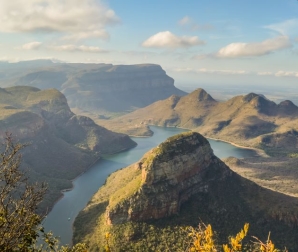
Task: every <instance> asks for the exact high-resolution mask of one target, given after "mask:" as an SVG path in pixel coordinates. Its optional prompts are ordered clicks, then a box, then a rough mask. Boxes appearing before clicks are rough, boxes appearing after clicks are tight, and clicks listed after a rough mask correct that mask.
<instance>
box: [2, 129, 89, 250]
mask: <svg viewBox="0 0 298 252" xmlns="http://www.w3.org/2000/svg"><path fill="white" fill-rule="evenodd" d="M23 147H24V145H22V144H20V143H16V144H14V143H13V141H12V138H11V136H10V135H7V136H6V138H5V143H4V145H3V146H2V149H3V151H2V152H1V154H0V250H1V251H24V252H27V251H33V252H34V251H60V252H83V251H87V247H86V245H85V244H77V245H76V246H74V247H60V248H59V245H58V240H57V239H56V238H55V237H54V236H53V235H52V234H51V233H46V232H45V230H44V228H43V226H42V216H41V215H38V214H37V213H36V210H37V206H38V204H39V203H40V202H41V201H42V199H43V196H44V194H45V191H46V189H47V188H46V185H45V184H44V183H42V184H30V183H29V182H28V178H27V177H26V176H25V173H24V172H23V171H21V170H20V165H21V155H20V151H21V150H22V149H23Z"/></svg>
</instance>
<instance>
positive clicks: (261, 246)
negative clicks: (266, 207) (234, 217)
mask: <svg viewBox="0 0 298 252" xmlns="http://www.w3.org/2000/svg"><path fill="white" fill-rule="evenodd" d="M131 225H133V224H131ZM248 229H249V224H248V223H245V224H244V227H243V229H241V230H240V232H238V233H237V234H236V235H235V236H231V237H229V241H230V242H229V244H222V245H221V244H219V243H217V242H216V239H215V235H214V232H213V230H212V227H211V225H210V224H208V225H205V224H203V223H201V224H199V226H198V227H197V228H194V227H186V228H182V227H178V228H175V229H172V230H169V232H172V233H176V235H177V232H178V234H179V236H180V237H178V239H177V240H176V241H171V240H170V239H169V240H164V241H163V243H164V247H161V246H158V248H157V246H156V245H154V241H152V240H151V239H150V237H146V241H145V243H143V244H136V243H133V242H132V243H133V245H132V246H131V247H129V246H127V247H123V246H119V245H120V243H121V242H122V241H115V238H116V239H117V234H116V233H113V232H112V233H111V232H107V233H106V235H105V246H104V247H103V248H102V250H101V251H105V252H111V251H178V252H220V251H223V252H282V251H283V252H287V250H286V249H285V250H282V251H281V250H279V249H276V248H275V245H274V243H273V242H272V241H271V240H270V233H269V236H268V239H267V240H266V241H265V242H262V241H261V240H260V239H258V238H256V237H253V238H254V240H255V241H254V242H244V239H245V237H246V236H247V233H248ZM169 237H170V236H167V238H169ZM180 239H182V240H183V242H181V240H180ZM119 242H120V243H119ZM117 243H118V244H117ZM159 245H160V244H159Z"/></svg>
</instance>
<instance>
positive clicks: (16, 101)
mask: <svg viewBox="0 0 298 252" xmlns="http://www.w3.org/2000/svg"><path fill="white" fill-rule="evenodd" d="M6 132H10V133H12V136H13V139H14V140H15V141H19V142H21V143H30V144H29V146H28V147H26V148H25V149H24V153H23V158H22V164H23V166H24V167H29V168H30V174H29V175H28V176H29V177H30V178H31V180H33V181H34V182H35V181H45V182H47V183H48V185H49V190H48V192H49V193H48V195H47V196H46V199H45V201H44V202H43V204H45V205H44V206H43V207H44V208H48V207H50V206H51V205H52V204H53V203H54V201H56V200H57V198H58V197H59V196H60V190H61V189H65V188H69V187H71V181H70V180H72V179H74V178H75V177H76V176H78V175H79V174H80V173H81V172H83V171H85V170H86V169H87V168H89V166H90V165H92V164H93V163H94V162H95V161H96V160H98V159H99V158H100V156H101V155H102V154H105V153H110V154H111V153H115V152H119V151H122V150H125V149H128V148H132V147H134V146H135V145H136V143H135V142H133V141H132V140H131V139H130V138H129V137H128V136H127V135H124V134H119V133H114V132H112V131H109V130H107V129H105V128H103V127H101V126H99V125H97V124H95V123H94V122H93V120H91V119H90V118H88V117H85V116H77V115H75V114H74V113H73V112H71V110H70V108H69V106H68V104H67V100H66V98H65V96H64V95H63V94H62V93H61V92H59V91H58V90H55V89H49V90H40V89H38V88H33V87H24V86H23V87H11V88H5V89H0V141H1V139H2V137H4V136H5V133H6ZM0 150H1V147H0Z"/></svg>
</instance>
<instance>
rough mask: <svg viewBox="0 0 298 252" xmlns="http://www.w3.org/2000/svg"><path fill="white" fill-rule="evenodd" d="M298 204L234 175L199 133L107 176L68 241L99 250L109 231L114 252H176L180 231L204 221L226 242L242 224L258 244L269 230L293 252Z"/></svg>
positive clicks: (181, 136) (181, 239) (181, 240)
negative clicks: (169, 251) (246, 225)
mask: <svg viewBox="0 0 298 252" xmlns="http://www.w3.org/2000/svg"><path fill="white" fill-rule="evenodd" d="M297 203H298V200H297V198H293V197H289V196H286V195H283V194H280V193H277V192H274V191H270V190H267V189H264V188H262V187H260V186H258V185H257V184H255V183H253V182H251V181H249V180H247V179H245V178H242V177H240V176H239V175H238V174H236V173H235V172H233V171H232V170H230V168H229V167H228V166H226V165H225V164H224V163H223V162H222V161H221V160H220V159H218V158H217V157H216V156H214V155H213V151H212V149H211V148H210V145H209V143H208V141H207V140H206V139H205V138H204V137H203V136H202V135H200V134H199V133H195V132H186V133H182V134H179V135H176V136H174V137H171V138H169V139H168V140H166V141H165V142H163V143H162V144H160V145H159V146H158V147H156V148H154V149H152V150H151V151H149V152H147V153H146V154H145V155H144V156H143V158H142V159H141V160H140V161H139V162H137V163H135V164H133V165H131V166H128V167H126V168H124V169H121V170H119V171H117V172H115V173H113V174H111V175H110V176H109V177H108V178H107V180H106V183H105V185H103V186H102V187H101V188H100V189H99V191H98V192H97V193H95V195H94V196H93V197H92V199H91V200H90V201H89V203H88V205H87V206H86V208H85V209H84V210H83V211H81V212H80V214H79V215H78V217H77V218H76V220H75V222H74V239H73V241H74V242H86V243H87V244H88V246H89V248H90V251H100V250H101V249H102V248H103V247H104V246H105V244H106V239H105V237H104V234H105V233H106V232H110V233H111V234H112V235H113V248H114V249H115V251H165V250H167V249H170V250H171V251H177V246H178V248H181V247H180V246H182V244H185V243H184V242H185V239H186V236H187V234H186V235H185V236H183V235H182V236H181V233H179V232H177V233H176V231H177V230H179V227H181V228H182V229H183V230H185V226H197V225H198V224H199V222H200V221H202V222H204V223H210V224H211V225H212V226H213V227H214V230H217V231H218V237H217V239H218V241H219V242H222V243H226V239H227V237H228V236H229V235H231V234H235V233H236V232H238V231H239V229H240V228H241V227H242V226H243V223H245V222H248V223H250V232H251V234H253V235H256V236H257V237H258V238H260V239H261V240H263V239H264V240H266V239H267V237H268V232H269V231H271V236H270V237H271V238H272V240H273V241H274V242H275V244H276V245H277V246H278V247H285V246H287V248H290V249H292V250H289V251H297V249H298V248H297V239H298V222H297V220H298V207H297V206H298V205H297ZM177 227H178V229H177ZM148 240H150V243H151V248H150V250H146V249H147V248H148ZM169 240H170V241H171V244H170V246H172V245H173V247H171V248H169V247H168V246H169ZM152 244H153V245H152Z"/></svg>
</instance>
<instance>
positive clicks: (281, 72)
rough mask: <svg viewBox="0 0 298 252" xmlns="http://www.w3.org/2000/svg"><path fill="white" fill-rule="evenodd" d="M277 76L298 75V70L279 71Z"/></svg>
mask: <svg viewBox="0 0 298 252" xmlns="http://www.w3.org/2000/svg"><path fill="white" fill-rule="evenodd" d="M275 76H277V77H298V72H290V71H278V72H276V73H275Z"/></svg>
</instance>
